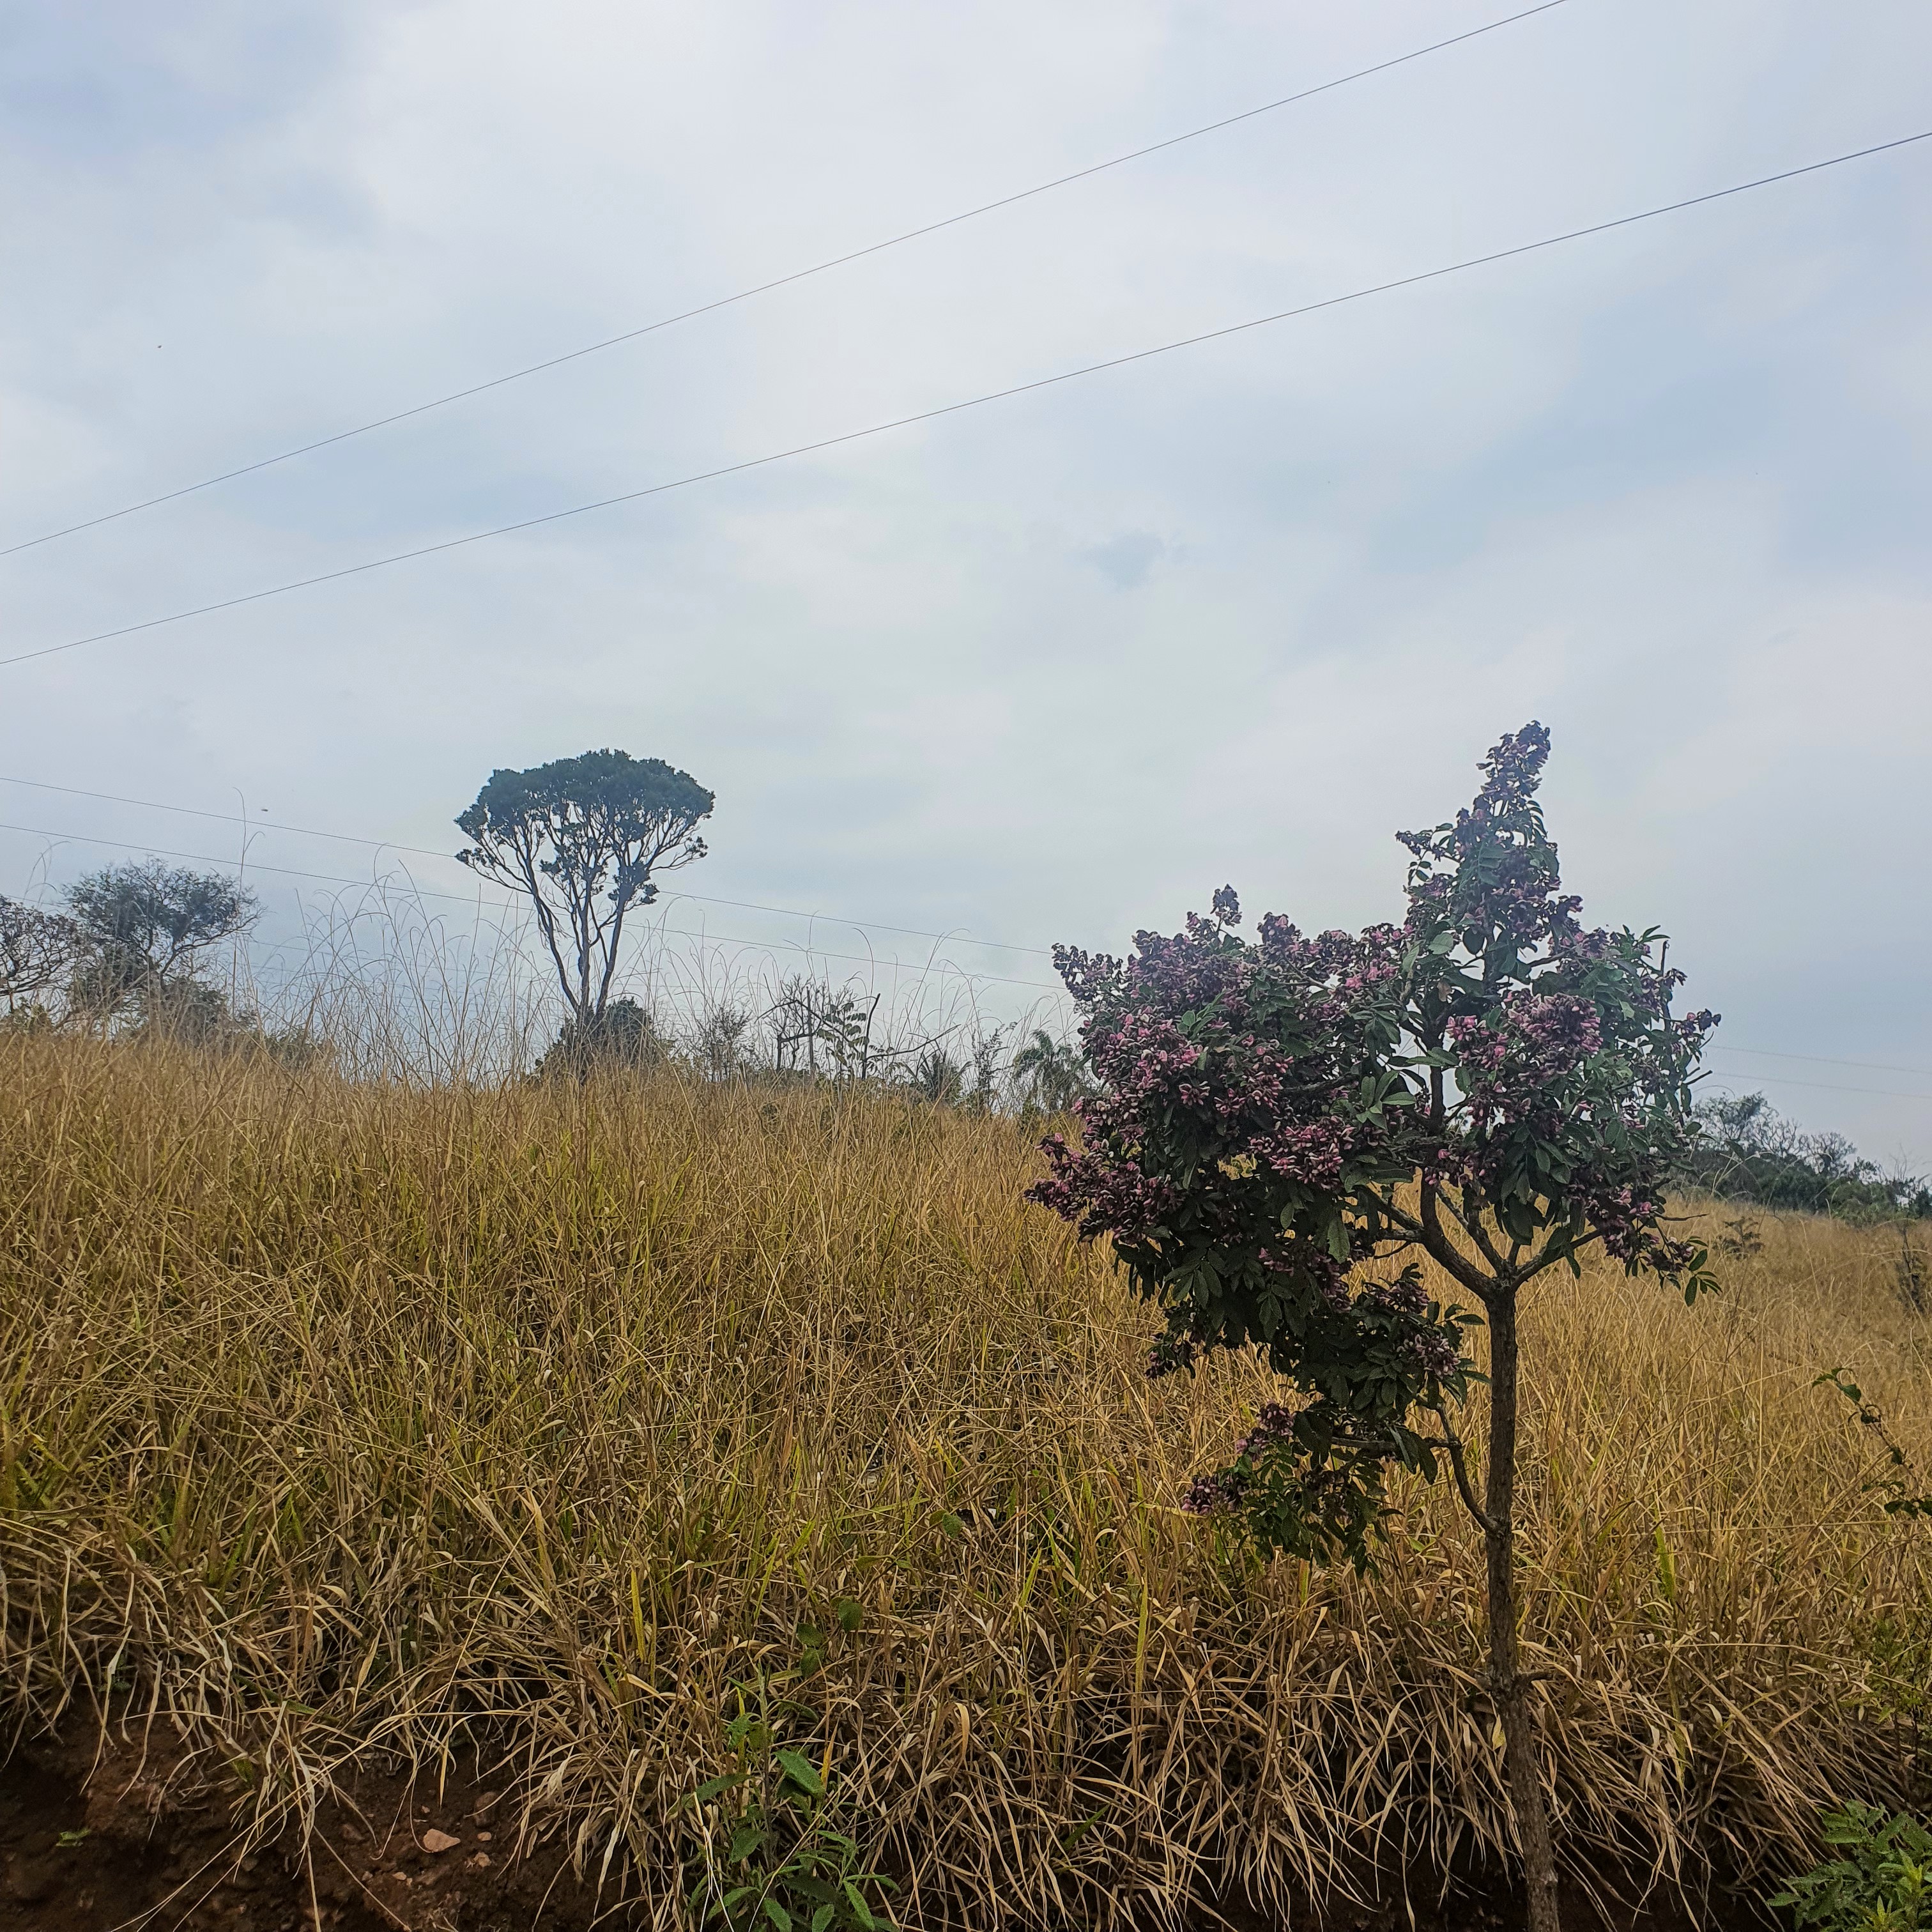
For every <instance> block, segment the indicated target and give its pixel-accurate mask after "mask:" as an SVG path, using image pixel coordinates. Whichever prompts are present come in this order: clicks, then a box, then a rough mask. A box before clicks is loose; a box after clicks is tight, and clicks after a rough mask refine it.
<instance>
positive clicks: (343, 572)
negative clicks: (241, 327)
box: [0, 128, 1932, 666]
mask: <svg viewBox="0 0 1932 1932" xmlns="http://www.w3.org/2000/svg"><path fill="white" fill-rule="evenodd" d="M1928 139H1932V128H1927V129H1925V130H1924V131H1923V132H1921V133H1916V134H1906V135H1902V136H1900V137H1899V139H1897V140H1894V141H1881V142H1878V143H1876V145H1873V146H1871V147H1869V148H1856V149H1855V150H1853V151H1852V152H1850V153H1849V154H1833V155H1832V156H1830V157H1829V158H1827V159H1826V160H1822V161H1810V162H1808V163H1805V166H1802V167H1796V168H1785V169H1781V170H1780V171H1779V172H1778V173H1776V174H1770V175H1759V176H1758V177H1757V178H1756V179H1755V180H1754V181H1739V182H1737V183H1736V184H1734V185H1733V186H1732V187H1721V188H1713V189H1712V190H1710V191H1709V193H1705V194H1694V195H1691V196H1687V197H1686V198H1685V199H1683V200H1682V201H1673V202H1665V203H1664V204H1663V205H1661V206H1659V207H1657V208H1643V209H1641V210H1640V211H1639V212H1637V214H1623V215H1619V216H1618V217H1616V219H1615V220H1610V221H1595V222H1592V223H1590V224H1589V226H1586V227H1583V228H1572V229H1566V230H1565V232H1564V233H1562V234H1560V235H1547V236H1544V237H1543V238H1542V239H1540V240H1538V241H1535V242H1520V243H1518V244H1517V245H1516V246H1515V247H1514V248H1499V249H1496V250H1495V251H1493V252H1492V253H1491V254H1487V255H1474V256H1472V257H1469V259H1468V260H1466V261H1461V262H1451V263H1449V264H1448V266H1446V267H1443V268H1440V269H1424V270H1422V271H1421V272H1420V273H1418V274H1416V275H1401V276H1398V277H1397V278H1396V279H1395V280H1394V281H1388V282H1377V283H1375V284H1373V285H1371V286H1370V287H1367V288H1361V289H1355V290H1351V291H1350V292H1349V293H1348V294H1346V295H1341V296H1329V297H1328V298H1327V299H1325V300H1324V301H1322V302H1304V303H1302V304H1301V305H1299V306H1298V307H1296V308H1285V309H1278V310H1277V311H1275V312H1274V314H1271V315H1262V316H1256V317H1254V318H1253V320H1251V321H1248V322H1237V323H1230V324H1229V325H1228V326H1226V328H1223V329H1208V330H1206V331H1205V332H1203V333H1202V334H1201V335H1188V336H1183V337H1181V338H1179V339H1178V340H1177V341H1173V342H1163V343H1160V344H1157V345H1156V346H1155V347H1153V348H1151V349H1138V350H1134V351H1133V353H1131V354H1129V355H1126V356H1109V357H1108V358H1107V359H1106V360H1105V361H1104V362H1089V363H1087V364H1085V365H1082V367H1081V368H1077V369H1067V370H1064V371H1061V373H1060V374H1058V375H1057V376H1043V377H1039V378H1038V379H1037V380H1035V381H1034V382H1031V383H1015V384H1014V385H1013V386H1012V387H1011V388H1010V389H994V390H990V391H989V392H987V393H986V395H980V396H970V397H968V398H966V400H965V401H963V402H957V403H947V404H942V405H941V407H938V408H937V409H930V410H919V411H917V412H916V413H914V414H913V415H911V416H897V417H895V418H893V419H892V420H891V421H890V422H882V423H874V424H872V425H871V426H870V427H869V428H865V429H855V430H847V431H845V432H844V434H842V435H839V436H828V437H820V438H819V439H818V440H817V441H816V442H813V443H799V444H796V445H795V446H793V448H791V449H781V450H775V451H774V452H772V454H771V455H769V456H754V457H748V458H745V460H743V461H742V462H739V463H721V464H720V465H719V466H718V467H717V468H716V469H703V470H698V471H696V472H694V473H693V474H691V475H688V476H680V477H677V478H673V480H672V481H670V482H668V483H653V484H649V485H648V486H647V487H645V488H643V489H641V490H625V491H623V492H622V493H620V494H619V495H617V496H602V497H599V498H598V499H597V500H596V501H595V502H591V503H578V504H576V505H573V506H572V507H571V508H569V509H567V510H552V511H549V512H547V514H544V515H543V516H541V517H522V518H520V519H519V520H517V522H515V523H499V524H498V525H497V526H496V527H495V528H494V529H487V530H473V531H472V532H470V533H469V535H467V536H460V537H450V538H446V539H445V540H444V541H443V542H441V543H433V544H422V545H421V546H420V547H418V548H416V549H415V550H398V551H396V552H395V553H394V554H393V555H391V556H378V557H372V558H371V559H369V560H368V562H365V563H352V564H347V565H344V567H343V568H341V569H339V570H325V571H320V572H319V573H318V574H317V575H315V576H314V577H297V578H296V579H294V580H293V581H292V582H290V583H278V584H274V585H272V586H270V587H269V589H266V590H251V591H248V592H245V594H244V595H242V596H239V597H224V598H221V599H220V600H219V601H217V602H215V603H213V604H196V606H195V607H193V609H191V610H176V611H173V612H172V613H169V615H168V616H165V617H149V618H146V619H144V620H143V621H142V622H140V623H138V624H122V625H118V626H117V627H116V628H115V629H113V630H111V631H95V632H94V633H93V634H92V635H91V636H89V637H73V638H70V639H69V640H68V642H67V643H64V644H44V645H43V646H40V649H37V650H31V651H21V652H17V653H16V654H15V655H13V656H12V657H7V658H0V666H4V665H7V664H26V663H28V662H29V661H31V660H32V659H34V658H49V657H56V656H58V655H60V653H61V652H64V651H73V650H78V649H80V648H81V646H83V645H85V644H100V643H107V641H108V640H110V639H111V638H114V637H132V636H133V635H134V634H136V632H137V631H152V630H157V629H159V628H160V627H161V626H162V625H167V624H179V623H184V622H186V621H187V619H190V618H191V617H205V616H210V615H211V614H212V613H214V612H215V611H217V610H235V609H236V608H238V607H239V606H241V605H242V604H259V603H260V602H261V601H263V598H269V597H281V596H285V595H287V594H288V593H289V592H291V591H296V590H308V589H313V588H314V586H316V585H317V584H318V583H335V582H337V581H338V580H340V579H341V578H343V577H359V576H361V575H362V574H364V573H365V572H366V571H372V570H383V569H386V568H388V567H389V565H392V564H397V563H409V562H413V561H414V560H415V559H417V558H419V557H425V556H437V555H439V554H440V553H442V552H443V551H445V550H461V549H463V548H464V547H466V546H467V545H469V544H477V543H487V542H488V541H490V539H491V538H495V537H505V536H511V535H515V534H516V533H517V532H519V531H521V530H532V529H539V528H541V526H544V525H545V524H547V523H562V521H564V520H565V519H566V518H568V517H581V516H586V515H588V514H589V512H591V511H593V510H607V509H610V508H613V507H614V506H615V505H617V504H619V503H634V502H640V501H641V500H642V499H643V498H645V497H646V496H662V495H664V493H666V492H667V491H668V490H682V489H686V488H688V487H690V486H691V484H697V483H708V482H711V481H714V480H715V479H716V478H718V477H720V476H735V475H739V474H740V473H741V472H743V471H745V470H749V469H763V468H765V467H766V466H768V465H769V464H771V463H783V462H785V461H787V460H789V459H790V458H793V457H796V456H809V455H812V454H813V453H814V452H816V451H818V450H821V449H837V448H838V447H839V446H841V445H843V444H845V443H859V442H862V441H863V440H865V438H867V437H874V436H883V435H885V434H887V433H888V432H889V431H892V430H898V429H907V428H910V427H911V426H912V425H914V424H915V423H923V422H935V421H937V420H938V419H939V418H940V417H941V416H957V415H958V414H959V413H960V412H961V411H962V410H972V409H978V408H980V407H982V406H983V404H987V403H998V402H1004V401H1007V400H1008V399H1009V398H1012V397H1014V396H1024V395H1031V394H1032V393H1033V392H1034V391H1036V390H1040V389H1052V388H1054V387H1055V386H1057V385H1058V384H1060V383H1071V382H1076V381H1078V380H1079V379H1080V378H1081V377H1083V376H1094V375H1098V374H1100V373H1101V372H1102V371H1103V370H1108V369H1119V368H1124V367H1126V366H1127V365H1128V364H1129V363H1132V362H1146V361H1148V359H1150V358H1151V357H1154V356H1166V355H1170V354H1172V353H1173V352H1174V351H1175V350H1179V349H1193V348H1195V347H1198V346H1199V344H1202V343H1204V342H1217V341H1220V340H1222V339H1223V338H1224V337H1226V336H1230V335H1244V334H1245V333H1246V332H1247V331H1249V330H1250V329H1265V328H1266V327H1268V325H1269V324H1271V323H1277V322H1287V321H1290V320H1293V319H1294V318H1295V317H1298V316H1304V315H1313V314H1316V313H1317V312H1318V311H1320V310H1322V309H1330V308H1340V307H1341V306H1343V304H1345V303H1348V302H1361V301H1363V300H1365V299H1367V297H1369V296H1379V295H1386V294H1388V293H1389V292H1390V291H1391V290H1395V289H1406V288H1412V287H1415V285H1416V284H1418V283H1421V282H1432V281H1440V280H1441V279H1442V278H1443V277H1444V276H1445V275H1459V274H1460V273H1461V272H1463V270H1464V269H1480V268H1484V267H1487V266H1489V265H1490V263H1496V262H1506V261H1509V260H1513V259H1514V257H1517V256H1519V255H1530V254H1535V253H1536V252H1537V251H1538V250H1539V249H1544V248H1556V247H1557V246H1558V245H1560V244H1561V243H1563V242H1577V241H1580V240H1582V239H1583V238H1584V237H1586V236H1592V235H1602V234H1606V233H1609V232H1610V230H1611V229H1617V228H1628V227H1631V226H1633V225H1634V223H1637V222H1640V221H1652V220H1655V219H1656V218H1657V217H1658V216H1660V215H1664V214H1679V213H1681V212H1682V211H1683V210H1684V209H1685V208H1698V207H1701V206H1702V205H1703V204H1704V203H1705V202H1712V201H1723V200H1725V199H1728V198H1729V197H1730V196H1733V195H1737V194H1745V193H1749V192H1750V191H1751V190H1752V189H1754V188H1760V187H1771V186H1772V185H1773V184H1775V183H1777V182H1779V181H1793V180H1796V178H1798V177H1799V175H1812V174H1817V173H1818V172H1820V171H1821V170H1823V169H1826V168H1835V167H1841V166H1843V165H1844V164H1845V163H1846V162H1847V161H1858V160H1865V159H1867V158H1868V157H1870V156H1871V155H1873V154H1885V153H1888V152H1889V151H1891V149H1893V148H1906V147H1910V146H1911V145H1913V144H1914V143H1915V142H1919V141H1924V140H1928Z"/></svg>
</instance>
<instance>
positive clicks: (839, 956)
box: [0, 807, 1066, 993]
mask: <svg viewBox="0 0 1932 1932" xmlns="http://www.w3.org/2000/svg"><path fill="white" fill-rule="evenodd" d="M163 809H166V808H165V807H164V808H163ZM0 832H23V833H25V834H26V835H27V836H28V837H29V838H58V839H62V840H65V841H71V842H73V843H74V844H81V845H112V846H113V847H115V848H116V849H117V850H121V851H124V852H145V853H148V854H149V856H151V857H154V858H157V859H191V860H193V862H195V863H196V864H198V865H236V863H237V862H236V861H235V860H234V859H217V858H216V857H214V856H213V855H212V854H211V853H206V852H182V851H178V850H175V849H173V848H172V847H169V846H166V845H150V844H147V843H145V841H141V840H138V839H132V838H101V837H98V836H97V835H95V834H94V833H92V832H53V831H50V830H49V829H48V828H47V827H46V826H43V825H11V824H8V823H5V822H4V821H0ZM238 869H239V870H240V871H243V872H244V873H245V872H246V871H248V870H249V869H251V868H250V867H249V866H248V865H247V864H245V863H244V864H242V865H239V867H238ZM252 869H253V870H254V871H257V872H273V873H275V874H277V875H278V877H283V878H290V879H308V880H314V881H315V882H316V883H319V884H323V885H332V886H351V887H354V888H356V889H368V890H379V889H381V887H382V885H383V881H382V880H380V879H374V878H370V879H345V878H341V877H337V876H336V875H335V874H332V873H328V872H304V871H296V869H295V868H293V867H292V866H288V865H254V867H253V868H252ZM410 895H411V896H412V897H413V898H425V899H448V900H451V901H454V902H455V903H456V904H460V905H475V904H479V903H481V904H484V905H494V906H497V907H502V908H503V909H505V910H507V909H508V908H511V907H514V906H515V904H517V901H515V900H514V899H493V898H488V897H487V896H486V895H484V893H482V892H481V891H478V892H475V893H463V892H437V891H434V890H433V889H431V888H430V887H428V886H419V885H418V884H417V883H416V881H415V880H413V879H412V880H410ZM659 930H660V931H661V932H667V933H669V934H670V935H673V937H675V938H679V939H696V940H700V941H706V940H712V939H715V940H716V941H718V944H721V945H726V946H742V947H754V948H757V949H758V950H763V951H766V952H772V953H776V952H780V951H790V952H796V953H802V955H804V956H805V957H806V958H808V959H836V960H838V961H840V962H842V963H844V964H846V965H856V966H870V967H872V968H875V969H876V968H878V967H880V966H881V965H884V966H889V967H890V968H892V970H893V971H895V972H899V973H929V972H931V971H933V970H934V967H935V965H938V966H939V967H941V968H950V970H951V971H953V972H955V973H956V974H958V975H959V977H961V978H962V979H965V980H983V981H985V982H986V983H988V984H989V985H991V986H1030V987H1031V988H1033V989H1034V990H1035V991H1036V992H1043V993H1064V992H1065V991H1066V989H1065V988H1064V987H1063V986H1055V985H1052V984H1051V983H1049V982H1048V981H1046V980H1015V979H1011V978H1009V977H1007V976H1006V975H1004V974H999V973H977V972H975V971H973V969H972V968H971V967H967V966H962V965H959V963H958V962H956V961H954V960H950V959H947V960H940V961H938V962H931V961H929V962H928V963H927V964H926V965H924V966H918V965H909V964H908V963H907V962H905V961H904V960H902V959H886V960H880V959H877V958H876V957H875V956H871V955H869V954H860V953H827V952H825V951H823V950H822V949H820V947H816V946H800V945H799V944H796V942H795V941H790V940H770V939H746V938H743V937H742V935H739V934H736V933H728V932H720V933H703V932H691V930H690V929H688V927H683V926H664V925H660V927H659ZM861 930H863V929H862V928H861Z"/></svg>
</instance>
